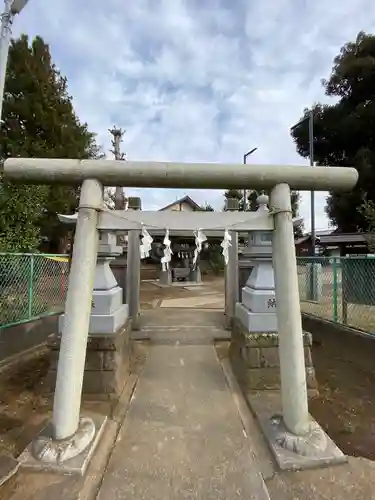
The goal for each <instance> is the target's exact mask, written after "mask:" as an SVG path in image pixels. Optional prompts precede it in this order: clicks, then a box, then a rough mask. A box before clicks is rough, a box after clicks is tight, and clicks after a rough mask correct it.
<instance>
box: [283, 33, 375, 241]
mask: <svg viewBox="0 0 375 500" xmlns="http://www.w3.org/2000/svg"><path fill="white" fill-rule="evenodd" d="M322 84H323V86H324V89H325V93H326V95H327V96H331V97H334V98H335V99H336V102H335V103H333V104H330V105H327V104H320V103H318V104H315V105H314V106H313V111H314V160H315V161H316V162H317V163H318V164H320V165H333V166H337V165H340V166H344V167H345V166H355V167H356V168H357V170H358V172H359V181H358V183H357V186H356V187H355V189H354V190H352V191H350V192H349V193H330V196H329V197H328V199H327V206H326V212H327V215H328V216H329V218H330V219H331V221H332V222H333V224H334V225H336V226H337V227H338V228H339V229H340V230H341V231H343V232H355V231H358V230H363V231H366V229H367V228H368V220H367V219H366V217H365V215H364V212H363V211H362V210H358V207H361V206H362V205H363V203H364V201H365V200H367V201H375V99H374V97H375V36H373V35H368V34H365V33H364V32H360V33H359V34H358V36H357V38H356V40H355V41H354V42H349V43H347V44H346V45H344V46H343V47H342V49H341V51H340V53H339V54H338V55H337V56H336V57H335V59H334V65H333V68H332V72H331V75H330V77H329V79H328V80H323V81H322ZM337 98H338V100H337ZM307 114H308V110H305V111H304V117H307ZM291 133H292V137H293V138H294V141H295V143H296V147H297V151H298V153H299V154H300V155H302V156H304V157H308V155H309V138H308V120H305V121H304V122H302V123H301V124H300V125H299V126H298V127H296V128H295V129H294V130H292V131H291Z"/></svg>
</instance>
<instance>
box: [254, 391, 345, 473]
mask: <svg viewBox="0 0 375 500" xmlns="http://www.w3.org/2000/svg"><path fill="white" fill-rule="evenodd" d="M246 398H247V400H248V403H249V406H250V407H251V410H252V412H253V413H254V414H255V415H256V417H257V420H258V422H259V424H260V427H261V429H262V431H263V434H264V436H265V439H266V441H267V442H268V445H269V447H270V450H271V453H272V455H273V457H274V459H275V461H276V463H277V465H278V466H279V468H280V469H281V470H290V471H296V470H302V469H316V468H317V467H327V466H330V465H334V464H341V463H345V462H346V461H347V458H346V456H345V455H344V454H343V453H342V451H341V450H340V449H339V448H338V447H337V446H336V445H335V443H334V442H333V441H332V440H331V439H330V437H329V436H328V435H327V434H326V433H325V432H324V430H323V429H322V428H321V427H320V425H319V424H318V423H317V422H316V421H315V420H314V419H313V418H312V417H311V415H308V430H307V432H306V433H304V434H303V435H301V436H297V435H295V434H292V433H291V432H289V431H288V429H287V428H286V426H285V423H284V420H283V417H282V416H281V406H282V405H281V395H280V391H259V392H249V393H247V394H246Z"/></svg>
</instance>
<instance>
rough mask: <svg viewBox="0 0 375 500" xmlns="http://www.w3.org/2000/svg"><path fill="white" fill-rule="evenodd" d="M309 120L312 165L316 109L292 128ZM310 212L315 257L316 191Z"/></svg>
mask: <svg viewBox="0 0 375 500" xmlns="http://www.w3.org/2000/svg"><path fill="white" fill-rule="evenodd" d="M307 120H309V157H310V167H313V166H314V111H313V110H312V109H311V110H310V111H309V113H308V115H307V116H305V117H304V118H302V120H300V121H299V122H298V123H296V124H295V125H293V127H291V128H290V131H291V132H292V131H293V130H295V129H296V128H297V127H299V126H300V125H301V124H302V123H304V122H305V121H307ZM310 207H311V208H310V212H311V253H312V256H313V257H314V256H315V254H316V246H315V239H316V238H315V236H316V235H315V192H314V191H311V192H310Z"/></svg>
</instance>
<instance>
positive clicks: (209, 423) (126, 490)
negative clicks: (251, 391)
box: [97, 310, 269, 500]
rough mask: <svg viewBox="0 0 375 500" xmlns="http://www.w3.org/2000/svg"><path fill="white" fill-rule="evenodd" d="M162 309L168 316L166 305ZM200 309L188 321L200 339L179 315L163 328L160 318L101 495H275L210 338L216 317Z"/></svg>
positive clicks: (114, 498) (155, 498) (163, 498)
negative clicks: (177, 325) (256, 460)
mask: <svg viewBox="0 0 375 500" xmlns="http://www.w3.org/2000/svg"><path fill="white" fill-rule="evenodd" d="M159 311H160V313H162V314H163V317H164V321H165V320H166V316H168V310H163V311H161V310H159ZM170 313H171V318H170V319H172V317H173V319H177V316H178V315H177V314H176V313H177V311H176V310H174V311H173V313H172V311H170ZM181 313H182V312H181ZM182 315H184V314H183V313H182ZM192 315H194V313H193V314H192V312H190V317H192ZM199 317H200V321H199V326H198V325H197V326H194V325H192V326H190V327H189V330H190V333H191V335H192V337H193V338H194V339H196V343H195V344H196V345H194V344H192V343H191V342H184V339H186V332H183V330H184V329H182V330H181V329H180V330H178V329H177V328H173V320H172V325H171V323H169V324H170V325H171V326H170V327H169V328H168V327H167V328H166V330H165V332H164V334H163V333H162V331H163V329H162V328H160V326H162V325H160V322H158V325H156V324H155V327H156V329H157V330H158V335H157V337H156V338H154V341H153V343H152V344H151V347H150V351H149V355H148V358H147V360H146V363H145V366H144V369H143V371H142V373H141V376H140V379H139V382H138V384H137V387H136V390H135V393H134V396H133V399H132V401H131V403H130V407H129V410H128V414H127V417H126V419H125V422H124V425H123V427H122V429H121V431H120V435H119V437H118V440H117V443H116V446H115V449H114V451H113V454H112V456H111V459H110V462H109V464H108V468H107V471H106V474H105V477H104V479H103V482H102V485H101V488H100V491H99V493H98V497H97V499H98V500H107V499H111V500H119V499H124V500H125V499H137V500H141V499H149V500H151V499H152V500H159V499H160V500H168V499H202V500H203V499H204V500H210V499H212V500H220V499H223V500H224V499H225V500H232V499H257V500H263V499H268V498H269V496H268V493H267V489H266V487H265V484H264V482H263V479H262V476H261V474H260V473H259V472H258V470H257V468H256V466H255V464H254V461H253V459H252V456H251V453H250V451H251V450H250V444H251V443H250V441H249V439H248V438H247V436H246V433H245V431H244V429H243V426H242V423H241V420H240V417H239V415H238V413H237V408H236V405H235V403H234V399H233V397H232V394H231V392H230V390H229V388H228V386H227V383H226V379H225V376H224V374H223V372H222V369H221V366H220V363H219V361H218V358H217V356H216V352H215V348H214V346H213V343H212V337H213V336H215V335H216V332H217V330H218V328H217V325H216V318H215V321H212V315H211V316H210V314H208V315H207V319H208V321H207V323H208V324H206V325H205V324H202V318H204V314H202V312H200V313H199ZM155 319H156V318H155ZM180 319H181V318H180ZM150 323H151V322H150V321H148V324H147V328H148V329H149V330H150V329H151V330H152V326H153V325H152V324H150ZM181 323H182V324H183V322H181V321H180V325H181ZM192 323H194V321H192ZM167 324H168V323H167ZM211 328H212V331H211ZM208 339H211V342H207V340H208Z"/></svg>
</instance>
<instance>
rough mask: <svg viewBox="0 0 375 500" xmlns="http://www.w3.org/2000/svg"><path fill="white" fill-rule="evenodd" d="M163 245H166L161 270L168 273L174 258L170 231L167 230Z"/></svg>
mask: <svg viewBox="0 0 375 500" xmlns="http://www.w3.org/2000/svg"><path fill="white" fill-rule="evenodd" d="M163 245H164V255H163V257H162V258H161V268H162V270H163V271H168V269H169V263H170V261H171V258H172V249H171V240H170V239H169V229H166V230H165V236H164V241H163Z"/></svg>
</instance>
